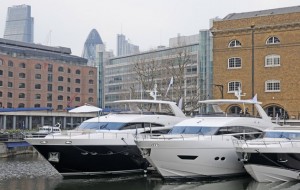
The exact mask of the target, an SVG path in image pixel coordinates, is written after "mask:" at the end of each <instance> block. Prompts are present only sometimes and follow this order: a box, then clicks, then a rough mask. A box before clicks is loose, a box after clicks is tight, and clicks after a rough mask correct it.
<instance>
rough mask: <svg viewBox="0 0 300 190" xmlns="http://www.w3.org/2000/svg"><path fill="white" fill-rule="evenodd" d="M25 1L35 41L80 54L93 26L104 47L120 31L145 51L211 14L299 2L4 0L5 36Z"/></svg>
mask: <svg viewBox="0 0 300 190" xmlns="http://www.w3.org/2000/svg"><path fill="white" fill-rule="evenodd" d="M21 4H26V5H30V6H31V16H32V17H34V33H35V34H34V42H35V43H40V44H44V45H51V46H63V47H69V48H71V49H72V53H73V55H78V56H81V54H82V50H83V45H84V42H85V40H86V38H87V36H88V34H89V32H90V31H91V30H92V29H93V28H95V29H96V30H97V31H98V32H99V34H100V36H101V38H102V40H103V42H104V43H105V44H106V49H107V50H110V49H111V50H113V51H114V53H115V54H116V43H117V42H116V36H117V34H119V33H123V34H124V35H126V38H128V39H129V41H130V42H131V43H133V44H135V45H139V46H140V50H142V51H144V50H149V49H153V48H156V47H157V46H159V45H165V46H168V42H169V38H172V37H176V36H177V35H178V34H180V35H182V36H187V35H193V34H197V33H198V32H199V30H201V29H208V28H209V19H211V18H215V17H220V18H223V17H225V16H226V15H227V14H229V13H240V12H249V11H257V10H264V9H273V8H280V7H289V6H298V5H300V0H0V5H1V6H0V37H1V38H3V34H4V27H5V21H6V14H7V8H8V7H11V6H13V5H21ZM50 33H51V35H50ZM50 36H51V37H50Z"/></svg>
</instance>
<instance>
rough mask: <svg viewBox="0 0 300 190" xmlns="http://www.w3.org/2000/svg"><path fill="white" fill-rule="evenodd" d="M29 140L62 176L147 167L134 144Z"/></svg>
mask: <svg viewBox="0 0 300 190" xmlns="http://www.w3.org/2000/svg"><path fill="white" fill-rule="evenodd" d="M28 141H29V142H30V140H28ZM47 141H48V143H49V140H47ZM58 141H59V140H58ZM98 141H99V140H98ZM115 141H117V140H115ZM50 142H51V141H50ZM30 143H32V145H33V147H34V148H35V149H36V150H37V151H38V152H39V153H40V154H41V155H42V156H43V157H44V158H45V159H46V160H47V161H48V162H49V163H50V164H51V165H52V166H53V167H54V168H55V169H56V170H57V171H58V172H59V173H60V174H62V175H63V176H74V175H102V174H122V173H133V172H143V171H144V170H145V169H146V167H147V166H148V162H147V160H146V159H144V158H143V157H142V156H141V154H140V152H139V150H138V148H137V146H136V145H135V144H125V145H124V143H123V144H121V143H120V144H119V145H118V144H117V143H116V142H115V143H111V145H109V143H106V144H102V145H100V144H98V145H97V144H96V143H95V142H94V144H93V143H92V144H91V145H88V144H87V143H76V141H74V140H73V141H72V144H70V145H64V144H62V143H60V144H47V145H41V144H40V143H33V142H32V141H31V142H30Z"/></svg>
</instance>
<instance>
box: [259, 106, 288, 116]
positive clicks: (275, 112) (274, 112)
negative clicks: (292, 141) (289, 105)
mask: <svg viewBox="0 0 300 190" xmlns="http://www.w3.org/2000/svg"><path fill="white" fill-rule="evenodd" d="M264 109H265V112H266V113H267V115H268V116H269V117H271V118H272V119H276V117H278V118H280V119H289V115H288V113H287V112H286V110H284V109H283V107H281V106H278V105H270V106H268V107H266V108H264Z"/></svg>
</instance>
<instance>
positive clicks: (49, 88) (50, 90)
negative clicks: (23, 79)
mask: <svg viewBox="0 0 300 190" xmlns="http://www.w3.org/2000/svg"><path fill="white" fill-rule="evenodd" d="M47 89H48V92H52V84H48V86H47Z"/></svg>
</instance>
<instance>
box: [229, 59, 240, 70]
mask: <svg viewBox="0 0 300 190" xmlns="http://www.w3.org/2000/svg"><path fill="white" fill-rule="evenodd" d="M241 67H242V59H241V58H239V57H232V58H229V59H228V69H231V68H241Z"/></svg>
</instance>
